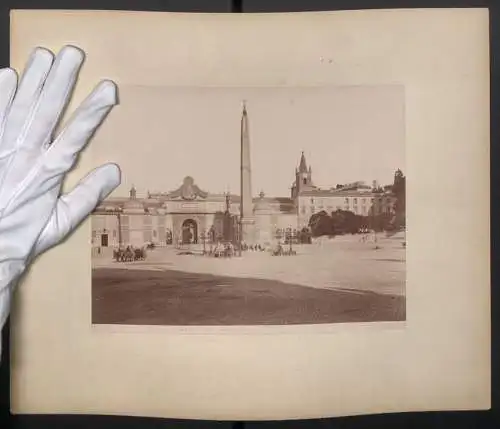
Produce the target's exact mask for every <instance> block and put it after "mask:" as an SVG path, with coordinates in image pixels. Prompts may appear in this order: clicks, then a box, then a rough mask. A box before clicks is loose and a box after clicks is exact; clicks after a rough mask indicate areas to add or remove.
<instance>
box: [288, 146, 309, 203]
mask: <svg viewBox="0 0 500 429" xmlns="http://www.w3.org/2000/svg"><path fill="white" fill-rule="evenodd" d="M312 189H314V184H313V181H312V168H311V166H309V168H308V167H307V162H306V156H305V155H304V152H302V155H301V156H300V162H299V168H296V169H295V183H294V184H293V186H292V198H297V197H298V195H299V194H300V192H302V191H309V190H312Z"/></svg>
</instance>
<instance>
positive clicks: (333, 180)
mask: <svg viewBox="0 0 500 429" xmlns="http://www.w3.org/2000/svg"><path fill="white" fill-rule="evenodd" d="M242 100H246V104H247V111H248V115H249V127H250V150H251V162H252V192H253V194H254V195H258V193H259V192H260V191H261V190H263V191H264V192H265V194H266V195H267V196H289V194H290V186H291V184H292V182H293V180H294V172H295V168H296V167H297V166H298V163H299V160H300V155H301V152H302V151H304V153H305V155H306V159H307V162H308V166H309V165H311V166H312V171H313V182H314V184H315V185H318V186H320V187H330V186H335V185H336V184H337V183H349V182H354V181H358V180H363V181H366V182H367V183H368V184H371V182H372V180H378V181H379V183H381V184H382V185H383V184H388V183H392V180H393V175H394V171H395V170H396V169H397V168H401V169H402V170H403V172H405V150H404V149H405V147H404V146H405V142H404V139H405V136H404V132H405V125H404V88H403V87H400V86H356V87H354V86H353V87H317V88H178V87H176V88H167V87H148V86H121V87H120V104H119V105H118V106H116V107H115V109H114V110H113V112H112V113H111V115H110V116H109V117H108V120H107V121H106V122H105V124H104V125H103V127H101V129H100V130H99V132H98V134H97V136H96V138H95V139H94V141H93V142H92V144H91V149H90V150H91V153H92V157H93V160H94V161H95V162H96V163H102V162H106V161H114V162H116V163H118V164H119V165H120V167H121V169H122V172H123V178H122V185H121V186H120V187H119V188H118V189H117V190H116V191H115V192H114V194H113V196H124V195H128V191H129V189H130V187H131V186H132V184H134V185H135V187H136V188H137V193H138V197H142V196H145V194H146V192H147V191H148V190H149V191H151V192H158V191H161V192H168V191H172V190H174V189H176V188H177V187H179V186H180V185H181V183H182V179H183V178H184V177H185V176H188V175H190V176H192V177H193V178H194V180H195V183H196V184H197V185H198V186H199V187H200V188H201V189H203V190H204V191H207V192H211V193H219V192H224V191H226V190H227V189H229V190H230V191H231V192H234V193H239V167H240V166H239V160H240V119H241V110H242Z"/></svg>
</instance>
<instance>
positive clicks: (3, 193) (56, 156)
mask: <svg viewBox="0 0 500 429" xmlns="http://www.w3.org/2000/svg"><path fill="white" fill-rule="evenodd" d="M83 59H84V54H83V52H82V51H80V50H79V49H77V48H74V47H71V46H66V47H64V48H63V49H62V50H61V52H60V53H59V54H58V55H57V57H55V58H54V55H53V54H52V53H51V52H49V51H48V50H46V49H42V48H37V49H35V50H34V52H33V54H32V56H31V57H30V59H29V62H28V64H27V66H26V69H25V71H24V73H23V75H22V77H21V79H20V82H19V87H18V85H17V75H16V73H15V72H14V71H13V70H11V69H3V70H0V328H3V326H4V324H5V322H6V319H7V317H8V315H9V310H10V302H11V295H12V293H13V289H14V287H15V285H16V283H17V281H18V280H19V277H20V276H21V275H22V274H23V272H24V271H25V269H26V268H27V266H28V265H29V264H30V263H31V261H32V260H33V259H34V258H35V257H36V256H37V255H39V254H40V253H41V252H43V251H45V250H47V249H49V248H50V247H53V246H54V245H56V244H58V243H60V242H61V241H62V240H64V239H65V238H66V237H67V236H68V234H69V233H71V232H72V231H73V230H74V229H75V228H76V227H77V226H78V225H79V224H80V222H81V221H83V220H84V219H85V218H86V217H87V216H88V215H89V214H90V213H91V212H92V211H93V210H94V208H95V207H96V206H97V205H98V204H99V202H100V201H101V200H103V199H104V198H106V197H107V196H108V195H109V194H110V193H111V192H112V191H113V190H114V189H115V188H116V187H117V186H118V185H119V183H120V170H119V168H118V166H117V165H115V164H105V165H103V166H101V167H99V168H97V169H95V170H94V171H92V172H91V173H90V174H89V175H88V176H86V177H85V178H84V179H83V180H82V181H81V182H80V183H79V184H78V185H77V186H76V187H75V188H74V189H73V190H72V191H71V192H69V193H68V194H66V195H62V196H61V195H60V192H61V188H62V183H63V180H64V178H65V175H66V173H67V172H68V171H69V170H70V169H71V168H72V167H73V165H74V164H75V161H76V160H77V156H78V154H79V152H80V151H81V150H82V149H83V147H84V146H85V144H86V143H87V141H88V140H89V139H90V137H91V136H92V134H93V133H94V131H95V130H96V128H97V127H98V126H99V125H100V124H101V122H102V121H103V120H104V118H105V116H106V115H107V114H108V112H109V111H110V110H111V108H112V107H113V106H114V105H115V104H116V87H115V84H114V83H113V82H110V81H103V82H101V83H100V84H99V85H98V86H97V87H96V89H95V90H94V91H93V92H92V93H91V94H90V96H88V98H87V99H86V100H85V101H84V102H83V103H82V105H81V106H80V107H79V108H78V109H77V111H76V112H75V113H74V115H73V117H72V118H71V119H70V121H69V122H68V124H66V125H65V126H64V128H63V129H62V131H61V132H60V133H59V135H58V136H57V137H55V138H54V136H53V134H54V129H55V127H56V126H57V124H58V122H59V120H60V117H61V115H62V111H63V109H64V108H65V107H66V105H67V103H68V102H69V98H70V96H71V93H72V91H73V87H74V85H75V81H76V79H77V75H78V72H79V69H80V67H81V65H82V62H83ZM0 351H1V343H0Z"/></svg>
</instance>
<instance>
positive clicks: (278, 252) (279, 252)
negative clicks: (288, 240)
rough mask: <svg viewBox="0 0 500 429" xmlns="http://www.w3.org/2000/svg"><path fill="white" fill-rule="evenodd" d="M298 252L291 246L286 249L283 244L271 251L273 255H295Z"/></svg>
mask: <svg viewBox="0 0 500 429" xmlns="http://www.w3.org/2000/svg"><path fill="white" fill-rule="evenodd" d="M296 254H297V252H296V251H295V250H293V249H291V248H289V249H285V248H283V246H282V245H281V244H278V246H277V247H276V248H275V249H273V250H272V251H271V255H272V256H295V255H296Z"/></svg>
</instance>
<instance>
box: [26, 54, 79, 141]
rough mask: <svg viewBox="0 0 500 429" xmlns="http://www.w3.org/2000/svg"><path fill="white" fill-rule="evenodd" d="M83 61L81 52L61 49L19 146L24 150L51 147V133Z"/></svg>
mask: <svg viewBox="0 0 500 429" xmlns="http://www.w3.org/2000/svg"><path fill="white" fill-rule="evenodd" d="M83 59H84V54H83V52H82V51H81V50H80V49H78V48H75V47H73V46H65V47H64V48H63V49H62V50H61V52H60V53H59V54H58V55H57V57H56V59H55V61H54V65H53V66H52V68H51V70H50V73H49V75H48V77H47V79H46V81H45V85H44V87H43V89H42V92H41V94H40V98H39V102H38V107H37V109H36V110H35V112H34V113H33V116H32V122H31V124H30V126H29V129H28V130H27V133H26V139H25V140H24V143H23V145H24V147H25V148H29V149H32V148H41V147H42V146H44V145H47V144H50V143H51V138H52V134H53V132H54V129H55V127H56V126H57V123H58V122H59V119H60V117H61V115H62V112H63V110H64V109H65V108H66V106H67V104H68V102H69V99H70V96H71V94H72V92H73V89H74V86H75V82H76V79H77V77H78V72H79V71H80V68H81V66H82V63H83Z"/></svg>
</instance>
